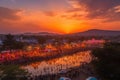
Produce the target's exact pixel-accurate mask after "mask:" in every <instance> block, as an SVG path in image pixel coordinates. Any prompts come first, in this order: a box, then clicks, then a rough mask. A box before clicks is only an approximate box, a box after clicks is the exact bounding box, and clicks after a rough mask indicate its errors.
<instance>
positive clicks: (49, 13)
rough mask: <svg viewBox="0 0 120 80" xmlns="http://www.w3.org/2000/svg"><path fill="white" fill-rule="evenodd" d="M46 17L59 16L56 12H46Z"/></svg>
mask: <svg viewBox="0 0 120 80" xmlns="http://www.w3.org/2000/svg"><path fill="white" fill-rule="evenodd" d="M43 13H44V14H45V15H46V16H56V15H57V14H56V13H55V12H54V11H44V12H43Z"/></svg>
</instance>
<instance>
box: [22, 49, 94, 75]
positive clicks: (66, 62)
mask: <svg viewBox="0 0 120 80" xmlns="http://www.w3.org/2000/svg"><path fill="white" fill-rule="evenodd" d="M91 59H92V58H91V55H90V51H84V52H78V53H75V54H73V55H69V56H64V57H61V58H56V59H51V60H48V61H41V62H35V63H31V64H29V65H26V66H22V68H23V69H25V70H27V71H28V73H30V74H31V76H39V75H46V74H57V73H60V72H61V71H65V70H67V69H70V68H73V67H77V66H80V65H81V64H82V63H89V62H90V61H91Z"/></svg>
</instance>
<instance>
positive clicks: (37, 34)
mask: <svg viewBox="0 0 120 80" xmlns="http://www.w3.org/2000/svg"><path fill="white" fill-rule="evenodd" d="M23 35H36V36H54V35H59V34H57V33H49V32H39V33H31V32H28V33H24V34H23Z"/></svg>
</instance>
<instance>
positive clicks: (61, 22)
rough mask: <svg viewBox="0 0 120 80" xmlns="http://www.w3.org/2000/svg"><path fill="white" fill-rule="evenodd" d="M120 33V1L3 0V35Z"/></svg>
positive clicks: (0, 18) (0, 19)
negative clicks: (29, 33) (85, 32)
mask: <svg viewBox="0 0 120 80" xmlns="http://www.w3.org/2000/svg"><path fill="white" fill-rule="evenodd" d="M88 29H104V30H120V0H0V33H24V32H34V33H37V32H46V31H47V32H56V33H65V34H66V33H74V32H81V31H85V30H88Z"/></svg>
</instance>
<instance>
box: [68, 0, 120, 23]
mask: <svg viewBox="0 0 120 80" xmlns="http://www.w3.org/2000/svg"><path fill="white" fill-rule="evenodd" d="M68 1H70V2H71V4H72V5H76V6H78V8H79V9H80V10H81V9H84V10H85V11H86V12H88V14H87V15H86V17H87V18H90V19H95V18H99V19H101V18H102V19H107V20H108V21H111V20H112V21H114V20H120V12H117V11H116V9H115V7H116V6H119V5H120V0H68ZM79 6H82V7H79Z"/></svg>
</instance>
